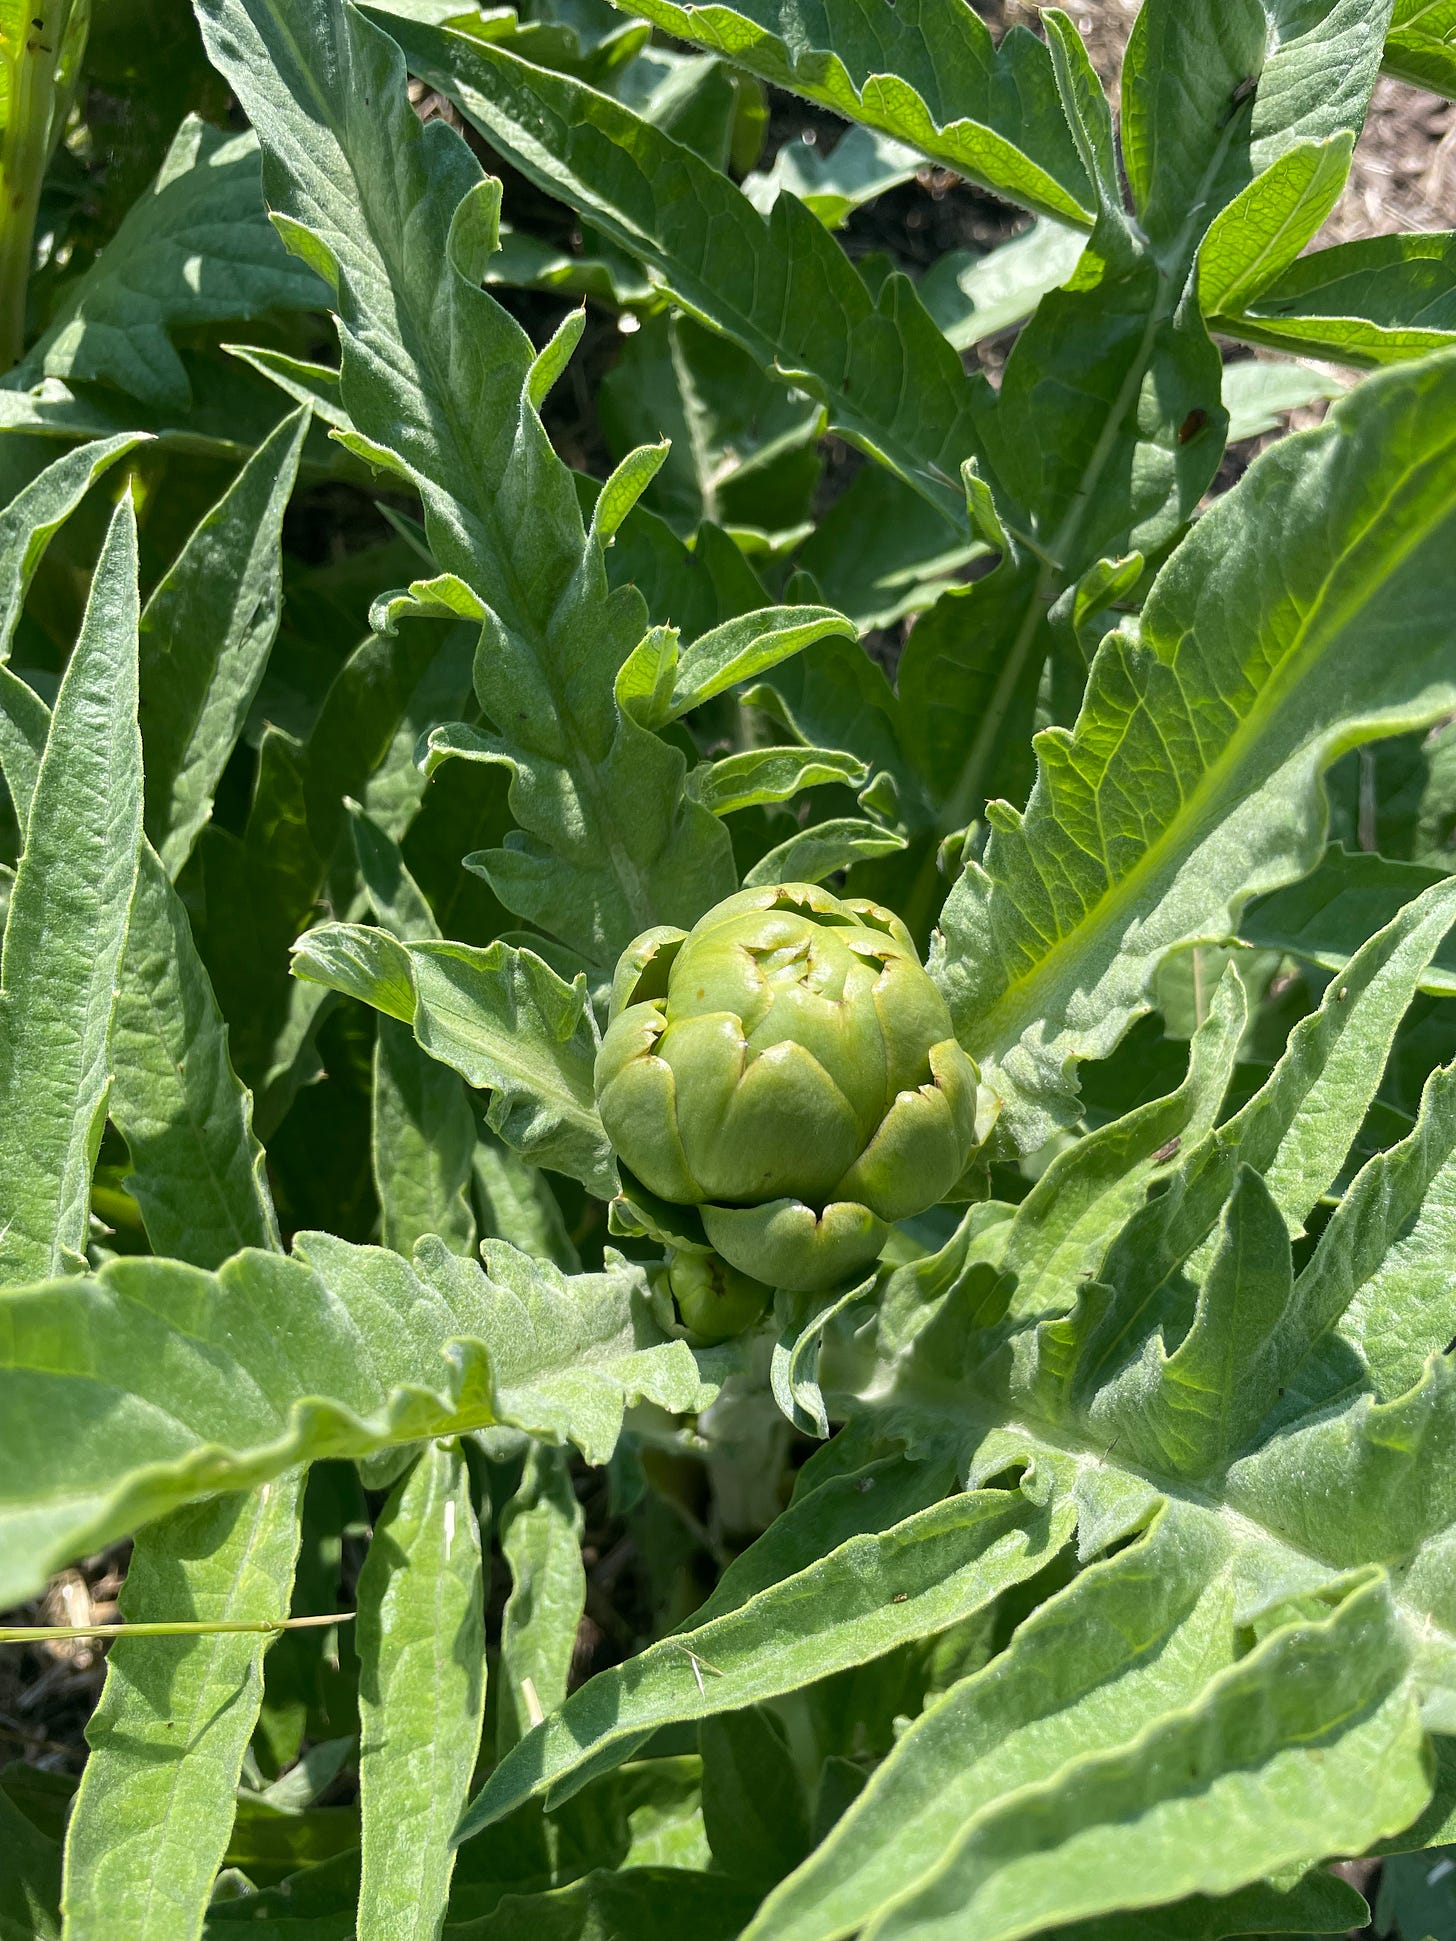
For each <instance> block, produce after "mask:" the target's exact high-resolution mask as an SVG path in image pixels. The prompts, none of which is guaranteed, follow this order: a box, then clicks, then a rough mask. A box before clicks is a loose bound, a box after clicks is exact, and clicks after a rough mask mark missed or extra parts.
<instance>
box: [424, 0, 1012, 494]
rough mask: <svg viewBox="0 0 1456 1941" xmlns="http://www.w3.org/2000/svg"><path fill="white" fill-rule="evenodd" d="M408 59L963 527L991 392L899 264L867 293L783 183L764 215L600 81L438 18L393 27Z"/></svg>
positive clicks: (548, 184)
mask: <svg viewBox="0 0 1456 1941" xmlns="http://www.w3.org/2000/svg"><path fill="white" fill-rule="evenodd" d="M399 33H400V41H401V44H402V45H403V46H404V48H405V50H406V52H407V54H408V56H409V61H410V66H411V68H412V69H414V70H416V71H417V72H419V73H421V74H423V75H425V76H426V77H427V78H428V79H429V81H430V82H431V85H432V86H435V87H438V88H439V89H441V91H442V92H444V93H447V94H449V95H450V97H451V98H452V99H453V100H454V101H456V102H457V103H458V105H459V107H460V109H461V111H462V113H464V114H465V115H466V116H467V117H468V118H469V119H470V120H471V121H472V122H473V123H474V124H475V125H476V126H477V127H478V128H479V129H480V130H481V132H482V133H483V134H484V135H485V136H486V137H487V139H488V140H490V141H491V142H493V143H494V144H495V145H496V146H497V147H499V148H500V149H501V150H502V152H503V153H505V154H506V155H508V156H509V157H510V159H511V160H512V161H513V162H514V163H515V164H516V166H517V167H518V168H520V169H522V170H523V171H524V173H525V174H526V175H527V176H529V177H530V178H531V179H532V180H534V181H536V182H538V183H539V184H540V185H541V186H542V187H543V188H545V189H546V190H547V191H548V192H549V193H552V194H555V195H559V196H561V197H562V198H563V199H565V200H567V201H568V202H570V203H571V204H572V205H573V206H574V207H575V208H577V209H579V210H580V211H581V212H582V213H583V214H584V215H586V216H588V217H589V218H590V219H591V220H592V222H594V223H595V224H596V225H597V227H599V228H600V229H602V230H603V231H604V233H605V234H607V235H608V236H610V237H611V238H612V239H613V240H614V241H615V242H617V243H618V244H619V245H620V246H621V247H622V248H624V249H626V250H628V251H630V252H631V253H632V254H634V255H636V256H638V257H640V258H641V259H642V261H643V262H645V263H646V264H648V265H649V267H650V268H652V269H653V270H654V271H655V272H656V273H657V275H658V276H659V277H660V278H661V279H662V281H663V282H664V284H665V285H666V287H667V288H668V289H669V290H670V291H671V293H672V295H673V297H674V298H675V299H676V301H677V302H678V303H680V304H681V305H682V306H683V308H684V309H686V310H688V311H689V312H690V313H691V314H692V315H693V316H695V317H697V318H698V319H699V320H700V321H701V322H703V323H705V324H707V325H709V326H710V327H711V328H713V329H715V330H720V331H722V332H723V333H724V334H725V335H726V336H729V337H731V338H732V339H733V340H734V341H735V342H736V343H738V344H740V345H742V347H743V348H744V349H745V350H746V351H748V352H749V354H750V355H751V356H752V357H753V358H754V360H755V362H756V363H757V364H758V365H759V367H760V368H761V369H763V370H765V371H770V372H775V373H777V374H778V375H779V376H780V377H781V379H782V380H783V381H785V382H791V383H793V384H795V385H797V386H798V387H799V388H800V389H803V390H808V391H809V392H810V393H811V394H812V395H814V396H816V397H818V398H819V399H820V400H821V401H822V402H823V404H824V406H825V409H826V410H827V412H828V418H829V428H830V429H831V430H834V431H837V432H839V433H840V435H841V436H842V437H845V438H847V439H849V440H850V441H851V442H852V443H853V444H855V445H857V446H859V447H860V449H861V450H863V451H865V452H866V453H867V454H868V455H869V456H871V457H872V458H876V459H878V460H879V461H880V462H881V463H883V464H885V465H888V466H889V467H890V469H891V470H892V471H894V472H895V473H897V475H898V476H899V477H901V478H902V479H904V480H905V481H906V482H907V483H909V484H911V485H913V486H914V487H915V488H916V489H917V490H918V491H919V492H921V493H922V494H923V495H924V496H925V497H927V498H928V499H929V500H930V501H931V503H932V504H934V505H935V506H937V507H938V508H939V510H940V511H941V512H942V513H943V514H944V516H945V517H946V519H948V520H949V521H951V522H952V524H954V525H956V526H959V525H960V524H961V522H962V519H963V516H964V509H963V503H962V495H961V492H960V489H959V487H958V485H957V484H956V483H955V481H956V479H957V475H958V473H959V469H960V464H961V461H962V459H964V457H965V456H966V454H967V452H969V451H970V450H972V449H973V448H974V447H975V445H976V444H977V442H978V440H977V436H976V418H977V414H978V412H980V411H982V410H984V409H985V408H986V407H987V405H988V404H989V402H990V394H989V387H988V386H987V385H986V384H985V381H984V379H979V378H977V379H972V378H968V377H967V376H966V374H965V372H964V371H963V370H962V369H961V366H960V363H959V360H958V359H957V358H956V356H955V355H954V353H953V352H952V351H951V350H950V348H949V346H948V345H947V344H946V342H945V340H944V339H943V338H942V337H941V335H940V333H939V332H938V331H937V330H936V329H935V327H934V326H933V324H932V323H931V322H930V319H929V318H928V317H927V316H926V314H925V312H924V310H923V308H922V306H921V305H920V303H919V300H918V299H917V298H916V296H915V293H914V291H913V289H912V287H911V285H910V284H909V282H908V280H906V279H905V278H904V277H899V276H894V277H891V278H889V279H888V281H887V282H886V283H885V284H884V285H883V287H882V288H881V290H880V292H879V295H878V297H874V296H872V295H871V294H870V291H869V289H868V287H867V286H866V284H865V283H864V281H863V279H862V278H861V277H860V276H859V274H858V272H857V271H856V270H855V269H854V267H853V265H852V264H851V263H850V261H849V259H848V258H847V257H846V256H845V254H844V251H843V250H842V249H841V248H840V246H839V244H838V243H836V242H835V241H834V239H833V237H832V236H830V235H829V234H828V232H827V231H826V230H825V229H824V227H823V225H822V224H821V223H819V222H818V221H817V220H816V219H815V218H814V217H812V216H811V215H810V214H809V213H808V211H807V210H805V209H804V208H802V207H801V206H800V204H798V203H797V202H795V201H794V199H793V198H792V197H791V196H781V197H780V198H779V199H778V201H777V202H776V203H775V204H774V206H773V210H772V212H771V213H770V215H769V217H768V220H767V222H765V220H764V218H763V217H761V216H760V215H759V214H758V212H757V210H755V209H754V208H753V206H752V205H751V203H749V202H748V201H747V199H746V198H745V197H744V196H743V194H742V193H741V191H740V190H738V189H736V188H735V187H734V186H733V184H732V183H731V182H730V181H728V179H727V178H726V177H725V176H723V175H720V174H719V173H718V172H717V170H715V169H713V168H710V167H709V166H708V165H707V164H706V163H705V162H703V161H701V160H700V158H699V157H698V156H696V155H694V154H693V153H692V151H691V150H690V149H686V148H683V147H681V146H679V145H677V144H675V143H673V142H672V141H670V140H669V139H668V137H667V136H665V135H663V134H662V133H661V132H660V131H659V130H657V129H655V128H653V127H652V126H651V124H650V123H648V122H645V121H642V120H640V119H639V118H638V117H636V116H635V115H633V114H632V113H631V111H630V110H629V109H627V108H624V107H622V106H620V105H619V104H618V103H616V102H614V101H612V100H611V99H610V98H609V97H607V96H605V95H598V94H594V93H592V91H591V90H590V89H588V88H584V87H582V86H581V85H580V84H579V83H577V82H574V81H571V80H569V79H567V78H566V77H564V76H561V75H555V74H548V73H547V72H546V71H545V70H544V69H540V68H533V67H530V66H528V65H527V64H526V63H525V62H524V61H520V60H517V59H516V58H515V57H514V56H513V55H511V54H509V53H506V52H504V51H503V50H501V49H500V48H496V47H485V46H480V45H477V44H475V43H473V42H471V41H469V40H468V39H466V38H465V37H464V36H462V35H459V34H454V33H450V32H448V31H444V30H430V29H426V28H412V27H403V26H401V27H400V28H399Z"/></svg>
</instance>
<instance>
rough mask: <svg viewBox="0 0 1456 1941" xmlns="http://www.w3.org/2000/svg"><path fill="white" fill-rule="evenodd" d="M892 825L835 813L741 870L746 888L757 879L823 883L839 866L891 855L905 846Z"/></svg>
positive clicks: (754, 884) (903, 838) (842, 866)
mask: <svg viewBox="0 0 1456 1941" xmlns="http://www.w3.org/2000/svg"><path fill="white" fill-rule="evenodd" d="M905 840H906V839H905V837H904V836H902V835H900V834H899V833H898V832H897V831H895V830H894V829H885V828H882V827H881V825H880V824H879V823H877V822H868V821H865V820H863V819H861V818H858V817H855V816H834V817H831V818H830V819H829V820H828V821H827V822H816V823H814V824H812V825H811V826H810V827H809V828H808V829H804V830H801V831H800V833H799V834H798V835H796V836H790V837H789V838H788V840H787V841H786V842H781V843H779V844H778V845H777V846H776V847H775V848H773V849H770V850H769V851H768V852H767V854H766V855H763V856H760V857H759V859H758V861H757V862H756V863H755V864H754V865H753V867H752V868H751V869H747V870H745V871H744V873H743V885H744V888H745V889H751V888H754V887H756V886H757V885H758V884H760V883H822V882H823V881H824V879H825V877H826V876H833V875H834V874H835V872H836V871H838V870H841V869H852V868H853V867H854V865H855V864H856V863H862V862H869V861H872V860H874V859H875V858H877V857H880V856H893V855H895V854H896V853H897V852H898V851H899V850H902V849H903V848H904V847H905Z"/></svg>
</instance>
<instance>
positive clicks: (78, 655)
mask: <svg viewBox="0 0 1456 1941" xmlns="http://www.w3.org/2000/svg"><path fill="white" fill-rule="evenodd" d="M136 637H137V584H136V523H135V519H134V516H133V513H132V508H131V499H130V497H129V496H128V497H127V498H126V499H124V500H123V501H122V503H121V505H120V506H119V507H118V508H117V511H116V514H115V515H114V517H113V519H112V521H111V525H110V528H109V530H108V533H107V538H106V544H105V546H104V547H103V549H102V554H101V558H100V560H99V561H98V562H97V566H96V574H95V578H94V580H93V582H92V586H91V593H90V597H89V599H88V601H87V604H86V617H85V619H84V621H83V622H82V627H81V634H80V638H79V639H78V640H77V642H76V646H75V650H74V652H73V653H72V655H71V659H70V661H69V663H68V664H67V668H66V672H65V675H64V677H63V679H62V682H61V687H60V692H59V694H58V695H57V697H56V707H55V713H54V715H53V717H52V721H51V729H50V734H49V736H48V737H47V741H46V747H45V753H44V755H43V756H42V757H41V761H40V768H39V773H38V775H37V777H36V782H35V792H34V795H33V797H32V800H31V804H30V814H29V817H28V833H27V837H26V843H25V849H24V851H23V853H22V855H21V859H20V867H19V869H18V870H17V872H16V877H15V886H14V888H13V890H12V891H11V896H10V911H9V916H8V919H7V922H6V926H5V943H4V953H3V957H0V1118H3V1120H4V1123H5V1126H6V1136H5V1140H4V1147H3V1153H0V1207H3V1208H4V1220H3V1222H0V1280H4V1281H6V1282H8V1283H11V1284H13V1283H15V1282H17V1281H25V1280H35V1279H39V1278H41V1277H43V1276H46V1275H49V1274H55V1273H59V1272H63V1271H65V1270H67V1269H69V1268H74V1267H75V1266H76V1265H78V1264H80V1261H81V1257H82V1254H83V1250H84V1249H85V1246H86V1243H87V1237H88V1221H89V1212H90V1199H91V1169H92V1166H93V1165H94V1164H95V1160H96V1153H97V1150H98V1148H99V1146H100V1142H101V1131H102V1126H103V1124H104V1121H105V1117H106V1094H107V1089H108V1085H109V1078H110V1071H109V1064H108V1058H109V1045H110V1038H111V1021H112V1013H113V1010H114V1008H115V1003H116V980H117V977H118V975H119V972H120V969H121V958H122V952H123V950H124V948H125V944H126V925H127V911H128V908H129V906H130V904H131V896H132V887H133V885H134V883H135V881H136V872H137V852H138V845H139V843H140V840H141V794H142V767H141V737H140V735H139V733H138V731H137V718H136V692H137V689H136V681H137V672H136V669H137V662H136Z"/></svg>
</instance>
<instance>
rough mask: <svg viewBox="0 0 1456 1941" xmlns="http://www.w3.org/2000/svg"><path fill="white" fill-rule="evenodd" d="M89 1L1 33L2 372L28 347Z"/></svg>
mask: <svg viewBox="0 0 1456 1941" xmlns="http://www.w3.org/2000/svg"><path fill="white" fill-rule="evenodd" d="M90 15H91V4H90V0H29V3H28V4H27V5H26V7H25V9H24V11H23V13H22V14H21V16H20V18H19V19H18V21H17V22H16V32H17V36H18V37H17V38H15V39H11V38H10V37H9V36H8V35H6V34H5V33H4V32H3V31H0V60H3V61H4V64H5V68H6V82H7V87H6V93H5V98H4V103H3V108H4V127H3V129H0V371H8V370H9V369H10V368H11V366H12V365H14V364H16V363H18V362H19V359H20V354H21V352H22V351H23V350H24V348H25V292H26V286H27V284H28V283H29V280H30V260H31V251H32V249H33V248H34V244H35V218H36V211H37V209H38V208H39V206H40V190H41V183H42V181H43V180H44V179H45V172H46V167H47V164H48V163H49V161H50V158H51V156H52V154H53V153H54V151H55V146H56V143H57V142H58V141H59V139H60V135H61V130H62V128H63V127H64V125H65V119H66V115H67V112H68V111H69V108H70V104H71V95H72V92H73V90H74V88H75V83H76V76H77V72H78V70H79V68H80V65H81V55H82V53H83V51H84V49H85V45H86V30H87V27H88V25H89V24H90Z"/></svg>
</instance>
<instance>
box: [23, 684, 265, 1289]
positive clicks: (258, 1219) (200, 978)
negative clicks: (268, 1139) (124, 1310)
mask: <svg viewBox="0 0 1456 1941" xmlns="http://www.w3.org/2000/svg"><path fill="white" fill-rule="evenodd" d="M0 671H3V670H0ZM20 687H21V684H20V683H19V682H16V683H15V688H17V689H19V688H20ZM23 692H24V693H26V694H29V692H30V691H29V689H23ZM12 694H13V690H12V693H6V692H5V691H4V686H3V684H0V715H3V716H4V718H5V721H6V725H7V726H8V725H10V717H11V709H12ZM32 702H33V706H32V704H30V703H28V704H27V714H28V715H29V714H32V713H33V715H34V717H35V722H36V725H37V727H38V728H39V730H40V737H39V738H40V745H41V748H42V749H43V747H44V734H45V732H46V731H47V730H48V729H49V726H50V721H49V716H48V714H47V712H46V709H45V705H44V703H43V702H41V701H40V700H39V699H38V698H35V697H32ZM29 752H30V751H29V748H28V747H26V748H24V749H23V750H22V749H19V748H17V746H16V745H15V743H14V741H13V739H12V738H11V737H10V736H8V735H4V734H3V731H0V768H3V770H4V773H5V777H6V781H7V783H8V785H9V787H10V790H11V793H12V795H13V797H14V798H15V800H16V803H17V808H18V809H19V811H20V813H21V816H22V820H23V819H24V818H25V817H27V816H28V815H29V810H30V799H31V796H32V794H33V792H34V787H35V777H34V773H33V772H32V767H31V763H30V762H29V761H28V760H27V759H25V756H26V755H28V754H29ZM111 1054H112V1066H113V1072H112V1079H111V1089H110V1091H109V1093H108V1095H107V1113H108V1116H109V1117H110V1119H111V1120H112V1122H113V1124H114V1125H115V1126H116V1128H117V1130H118V1131H119V1132H120V1133H121V1135H122V1137H123V1139H124V1140H125V1141H126V1144H127V1150H128V1152H129V1154H130V1157H131V1166H132V1170H131V1173H130V1175H129V1176H128V1179H127V1186H128V1190H129V1191H130V1192H131V1193H132V1194H133V1195H134V1196H135V1198H136V1199H137V1201H138V1202H139V1204H140V1206H141V1211H142V1218H143V1220H144V1222H145V1224H146V1228H147V1236H148V1238H149V1239H150V1241H151V1243H152V1245H153V1247H154V1248H155V1249H156V1250H157V1251H158V1252H159V1253H166V1254H174V1255H176V1256H177V1258H178V1259H181V1260H187V1261H190V1262H191V1263H192V1264H193V1265H195V1266H199V1267H218V1266H220V1265H221V1264H222V1262H223V1261H224V1260H226V1259H228V1257H229V1256H230V1255H232V1254H235V1253H237V1252H239V1251H240V1250H241V1249H242V1248H244V1247H276V1246H277V1244H278V1221H277V1216H276V1214H275V1213H274V1210H273V1199H272V1195H271V1193H270V1191H269V1188H268V1182H267V1177H266V1174H265V1171H264V1162H263V1151H262V1147H261V1146H260V1145H259V1143H258V1141H257V1139H256V1138H255V1136H254V1134H253V1126H252V1098H251V1096H250V1094H249V1093H248V1091H247V1089H246V1088H245V1087H244V1086H242V1085H240V1084H239V1082H238V1079H237V1076H236V1074H235V1073H234V1071H233V1068H232V1064H231V1062H230V1060H229V1058H228V1045H227V1027H226V1026H225V1024H224V1023H223V1020H222V1015H221V1013H220V1012H219V1010H218V1008H217V999H216V997H215V996H214V995H213V991H212V986H211V984H210V983H209V981H208V976H207V972H206V971H205V970H204V968H203V966H202V961H201V959H200V958H199V957H198V955H197V947H196V945H195V944H194V943H193V941H192V929H191V925H190V924H189V922H188V920H187V912H186V910H185V909H184V908H183V905H182V902H181V899H180V898H179V897H178V895H177V892H176V890H174V889H173V887H172V885H171V884H170V883H169V882H168V880H167V872H166V870H165V869H164V868H163V867H162V863H161V860H160V858H159V857H158V856H157V853H156V851H155V850H154V849H153V848H152V846H151V844H150V843H149V842H147V841H146V840H145V838H143V841H142V844H141V852H140V856H139V858H138V866H137V877H136V882H135V885H134V887H133V890H132V902H131V910H130V913H129V916H128V919H127V930H126V948H125V951H124V952H123V955H122V960H121V969H120V977H119V981H118V984H117V989H116V1002H115V1009H114V1012H113V1014H112V1020H111Z"/></svg>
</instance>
